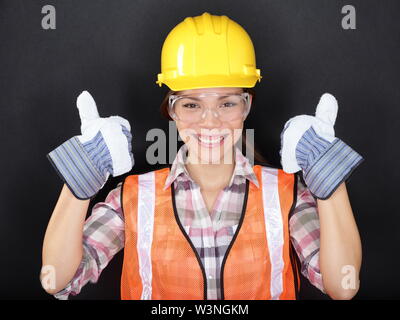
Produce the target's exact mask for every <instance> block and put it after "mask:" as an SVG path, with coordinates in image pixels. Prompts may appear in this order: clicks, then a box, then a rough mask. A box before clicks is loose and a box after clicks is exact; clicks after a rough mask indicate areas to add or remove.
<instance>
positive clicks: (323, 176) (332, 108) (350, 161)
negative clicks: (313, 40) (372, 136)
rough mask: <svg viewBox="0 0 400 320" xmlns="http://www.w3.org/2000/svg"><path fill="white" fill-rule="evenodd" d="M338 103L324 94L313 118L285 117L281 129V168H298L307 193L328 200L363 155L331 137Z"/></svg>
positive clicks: (286, 169)
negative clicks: (307, 190) (309, 192)
mask: <svg viewBox="0 0 400 320" xmlns="http://www.w3.org/2000/svg"><path fill="white" fill-rule="evenodd" d="M337 112H338V104H337V101H336V99H335V97H334V96H332V95H331V94H329V93H324V94H323V95H322V96H321V98H320V101H319V103H318V105H317V108H316V112H315V117H314V116H309V115H299V116H296V117H293V118H291V119H289V120H288V121H287V122H286V123H285V125H284V128H283V130H282V132H281V135H280V140H281V149H280V151H279V154H280V156H281V164H282V168H283V170H284V171H285V172H287V173H295V172H297V171H300V170H302V173H303V178H304V181H305V183H306V184H307V187H308V188H309V190H310V191H311V193H312V194H313V195H314V196H315V197H316V198H318V199H321V200H325V199H328V198H329V197H330V196H331V195H332V194H333V192H334V191H335V190H336V189H337V188H338V187H339V185H340V184H341V183H342V182H343V181H345V180H346V179H348V178H349V177H350V175H351V174H352V172H353V171H354V169H355V168H356V167H358V165H360V164H361V162H362V161H364V158H363V157H362V156H361V155H359V154H358V153H357V152H356V151H354V150H353V149H352V148H351V147H350V146H348V145H347V144H345V143H344V142H343V141H342V140H340V139H338V138H336V137H335V131H334V128H333V127H334V125H335V121H336V117H337Z"/></svg>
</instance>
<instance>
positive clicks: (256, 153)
mask: <svg viewBox="0 0 400 320" xmlns="http://www.w3.org/2000/svg"><path fill="white" fill-rule="evenodd" d="M243 91H244V92H248V93H250V94H251V96H252V105H253V104H254V100H255V97H256V92H255V90H254V89H253V88H243ZM177 92H178V91H173V90H169V91H168V92H167V94H166V95H165V97H164V99H163V101H162V102H161V106H160V112H161V115H162V116H163V117H164V118H166V119H168V120H173V119H172V118H171V116H170V115H169V113H168V99H169V96H170V95H172V94H175V93H177ZM245 131H246V130H243V132H242V150H246V146H247V145H248V146H249V149H250V150H253V152H254V162H261V163H265V164H269V162H268V160H267V159H266V158H264V156H263V155H262V154H261V153H260V152H259V151H258V150H257V148H256V147H255V146H253V145H251V143H250V142H249V141H248V140H247V139H246V133H245Z"/></svg>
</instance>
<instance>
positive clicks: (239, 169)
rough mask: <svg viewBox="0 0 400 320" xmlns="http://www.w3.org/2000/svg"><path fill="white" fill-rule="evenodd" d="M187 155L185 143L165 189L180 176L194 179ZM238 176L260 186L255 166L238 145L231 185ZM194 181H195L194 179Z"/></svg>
mask: <svg viewBox="0 0 400 320" xmlns="http://www.w3.org/2000/svg"><path fill="white" fill-rule="evenodd" d="M186 157H187V145H186V144H183V145H182V147H180V149H179V151H178V153H177V155H176V157H175V160H174V162H173V163H172V166H171V170H170V172H169V174H168V177H167V179H166V180H165V184H164V190H165V189H167V188H168V187H169V186H170V185H171V184H172V183H173V182H174V181H175V180H176V179H177V178H178V177H179V176H182V177H183V178H186V179H188V180H191V181H193V179H192V178H191V177H190V175H189V173H188V171H187V169H186V167H185V160H186ZM236 176H243V177H245V178H246V179H248V180H249V181H250V182H253V183H254V184H255V185H256V186H257V188H259V182H258V179H257V177H256V175H255V173H254V170H253V167H252V165H251V164H250V162H249V159H247V157H245V156H244V155H243V153H242V152H241V151H240V149H239V148H238V147H236V146H235V169H234V172H233V175H232V177H231V180H230V181H229V186H230V185H231V184H232V183H233V180H234V179H235V177H236ZM193 182H194V181H193Z"/></svg>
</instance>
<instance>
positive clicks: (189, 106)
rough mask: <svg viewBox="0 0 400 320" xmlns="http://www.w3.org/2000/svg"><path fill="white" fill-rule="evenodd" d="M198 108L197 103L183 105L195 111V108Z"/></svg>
mask: <svg viewBox="0 0 400 320" xmlns="http://www.w3.org/2000/svg"><path fill="white" fill-rule="evenodd" d="M196 106H197V104H195V103H185V104H184V105H183V107H184V108H188V109H194V108H196Z"/></svg>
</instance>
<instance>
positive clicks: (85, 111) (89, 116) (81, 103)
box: [76, 91, 100, 125]
mask: <svg viewBox="0 0 400 320" xmlns="http://www.w3.org/2000/svg"><path fill="white" fill-rule="evenodd" d="M76 106H77V107H78V110H79V117H80V118H81V123H82V125H84V124H85V123H87V122H88V121H90V120H94V119H98V118H100V116H99V112H98V111H97V106H96V102H95V101H94V99H93V97H92V96H91V94H90V93H89V92H87V91H83V92H82V93H81V94H80V95H79V96H78V98H77V99H76Z"/></svg>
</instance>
